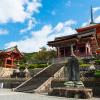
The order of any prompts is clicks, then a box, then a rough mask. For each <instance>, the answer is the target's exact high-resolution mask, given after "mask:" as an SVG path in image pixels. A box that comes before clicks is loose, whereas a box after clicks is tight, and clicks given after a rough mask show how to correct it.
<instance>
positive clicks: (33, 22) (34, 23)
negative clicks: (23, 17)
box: [20, 19, 37, 33]
mask: <svg viewBox="0 0 100 100" xmlns="http://www.w3.org/2000/svg"><path fill="white" fill-rule="evenodd" d="M36 23H37V21H36V20H35V19H30V20H29V21H28V25H27V27H25V28H24V29H21V30H20V33H24V32H27V31H29V30H31V29H32V28H33V27H34V26H35V25H36Z"/></svg>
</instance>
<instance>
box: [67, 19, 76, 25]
mask: <svg viewBox="0 0 100 100" xmlns="http://www.w3.org/2000/svg"><path fill="white" fill-rule="evenodd" d="M73 24H76V21H74V20H68V21H66V22H65V25H66V26H71V25H73Z"/></svg>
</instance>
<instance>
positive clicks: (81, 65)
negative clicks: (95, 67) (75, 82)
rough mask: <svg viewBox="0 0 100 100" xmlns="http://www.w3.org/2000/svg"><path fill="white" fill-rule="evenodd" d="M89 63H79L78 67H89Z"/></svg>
mask: <svg viewBox="0 0 100 100" xmlns="http://www.w3.org/2000/svg"><path fill="white" fill-rule="evenodd" d="M89 66H90V64H80V67H89Z"/></svg>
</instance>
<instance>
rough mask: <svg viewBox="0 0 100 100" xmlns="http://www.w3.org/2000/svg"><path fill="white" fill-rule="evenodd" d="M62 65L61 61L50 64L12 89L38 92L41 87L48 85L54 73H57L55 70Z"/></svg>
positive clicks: (44, 87)
mask: <svg viewBox="0 0 100 100" xmlns="http://www.w3.org/2000/svg"><path fill="white" fill-rule="evenodd" d="M63 66H64V64H63V63H58V64H52V65H50V66H48V67H46V68H45V69H43V70H42V71H40V72H39V73H37V74H36V75H34V76H33V77H32V78H30V79H29V80H27V81H25V82H24V83H22V84H21V85H19V86H18V87H16V88H14V89H13V90H14V91H17V92H27V93H33V92H40V91H41V89H42V91H43V89H46V87H48V86H50V83H51V80H52V78H53V77H54V75H55V73H57V71H59V70H60V69H61V68H62V67H63Z"/></svg>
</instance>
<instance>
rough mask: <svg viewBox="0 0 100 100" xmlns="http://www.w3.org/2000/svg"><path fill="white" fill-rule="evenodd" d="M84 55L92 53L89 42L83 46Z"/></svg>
mask: <svg viewBox="0 0 100 100" xmlns="http://www.w3.org/2000/svg"><path fill="white" fill-rule="evenodd" d="M85 53H86V55H88V54H89V55H91V54H92V52H91V47H90V43H89V42H87V43H86V44H85Z"/></svg>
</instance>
